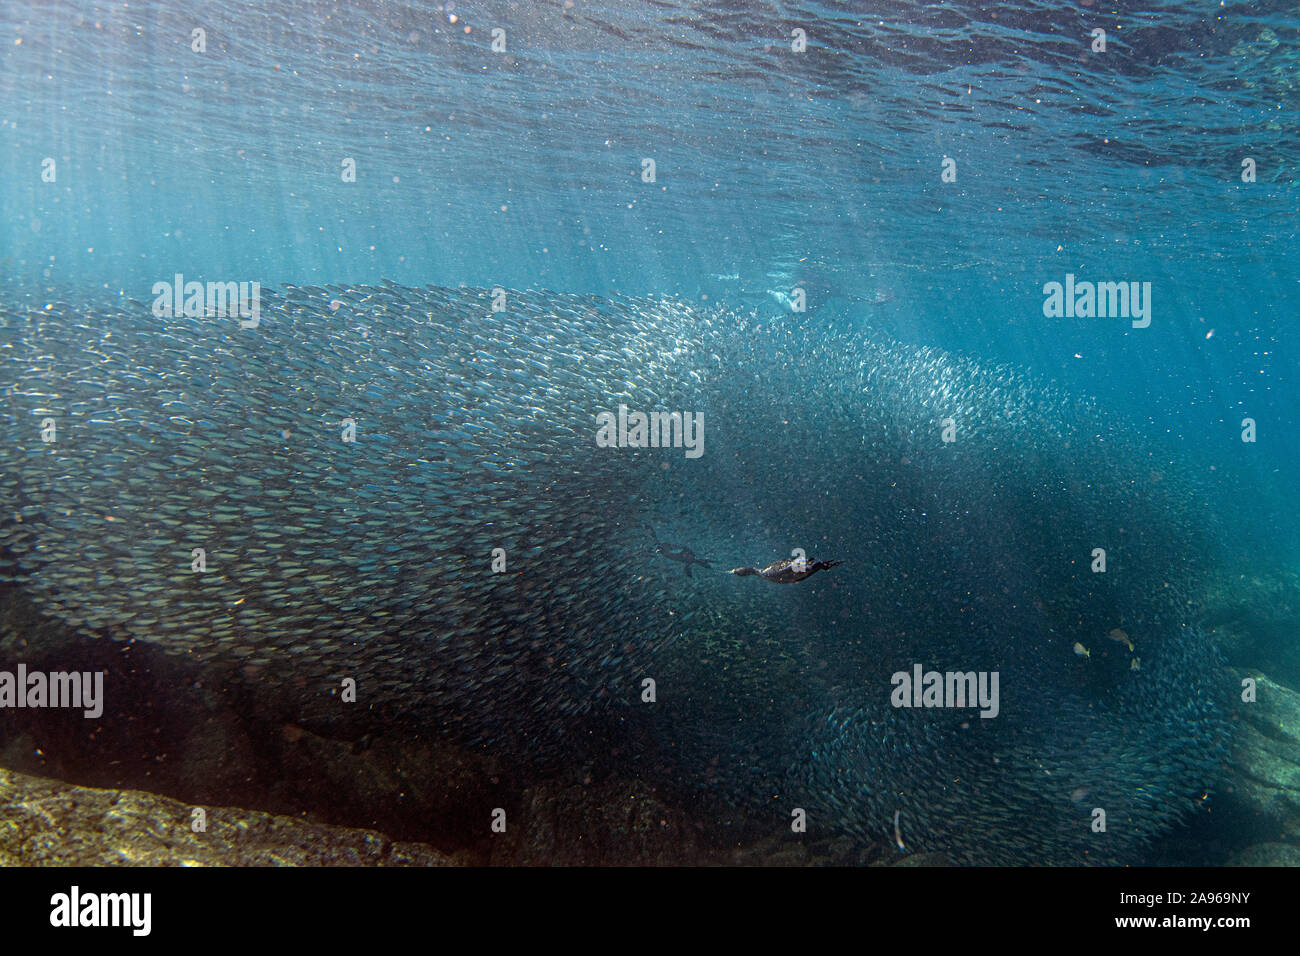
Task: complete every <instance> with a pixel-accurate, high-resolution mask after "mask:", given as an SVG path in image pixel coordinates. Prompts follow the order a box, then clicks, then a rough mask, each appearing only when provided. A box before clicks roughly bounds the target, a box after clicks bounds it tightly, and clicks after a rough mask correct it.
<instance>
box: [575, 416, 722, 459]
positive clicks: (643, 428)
mask: <svg viewBox="0 0 1300 956" xmlns="http://www.w3.org/2000/svg"><path fill="white" fill-rule="evenodd" d="M596 426H597V428H596V444H597V445H598V446H599V447H601V448H685V449H686V457H687V458H699V457H700V456H701V455H703V454H704V413H703V412H650V413H649V414H648V415H647V414H646V413H645V412H629V411H628V410H627V406H626V405H620V406H618V415H617V416H615V415H614V413H613V412H600V413H599V414H597V415H596Z"/></svg>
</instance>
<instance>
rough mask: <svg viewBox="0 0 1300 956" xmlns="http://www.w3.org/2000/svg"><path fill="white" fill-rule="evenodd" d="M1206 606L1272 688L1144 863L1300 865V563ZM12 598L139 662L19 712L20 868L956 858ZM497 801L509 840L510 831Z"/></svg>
mask: <svg viewBox="0 0 1300 956" xmlns="http://www.w3.org/2000/svg"><path fill="white" fill-rule="evenodd" d="M1205 608H1206V612H1205V620H1206V621H1207V624H1208V625H1209V626H1211V627H1213V628H1214V632H1215V636H1216V639H1217V641H1218V643H1219V645H1220V646H1221V648H1222V650H1223V652H1224V655H1225V657H1226V658H1227V664H1228V666H1227V667H1226V668H1225V680H1231V681H1232V682H1233V683H1234V684H1239V683H1240V682H1241V680H1242V679H1244V678H1247V677H1250V678H1254V679H1256V681H1257V693H1258V700H1257V701H1256V702H1254V703H1241V704H1240V705H1239V706H1238V707H1237V709H1236V711H1235V712H1234V713H1233V714H1232V720H1233V722H1234V724H1235V725H1236V728H1235V729H1236V740H1237V745H1236V747H1235V750H1234V754H1233V760H1232V764H1231V766H1230V767H1229V768H1228V774H1227V780H1226V783H1225V785H1224V786H1223V787H1222V788H1221V790H1220V791H1219V792H1215V793H1213V794H1209V795H1207V798H1208V799H1207V810H1206V812H1203V813H1201V814H1198V815H1197V816H1196V817H1195V818H1194V819H1193V820H1192V822H1191V824H1190V825H1189V826H1188V827H1186V828H1183V829H1180V830H1178V831H1176V832H1174V833H1172V834H1170V835H1169V836H1168V837H1166V838H1164V839H1162V840H1160V841H1158V842H1157V843H1156V844H1155V845H1153V847H1152V848H1151V853H1150V855H1149V858H1148V859H1147V860H1145V861H1144V862H1149V863H1152V864H1192V865H1197V864H1201V865H1223V864H1228V865H1242V866H1261V865H1264V866H1293V865H1298V864H1300V575H1298V574H1294V573H1276V574H1227V573H1225V574H1223V575H1220V576H1219V578H1218V579H1217V580H1216V581H1215V582H1214V585H1213V587H1212V589H1211V592H1210V593H1209V594H1208V595H1207V597H1206V600H1205ZM0 609H2V610H0V651H2V652H3V655H2V656H3V659H4V660H5V661H9V662H16V661H18V660H22V661H23V662H25V663H26V664H27V665H28V667H29V668H33V669H39V668H42V667H44V666H48V667H49V668H50V669H57V668H58V667H60V666H66V665H65V662H66V661H68V660H70V659H75V660H77V661H78V662H79V666H80V667H81V668H82V669H87V670H94V669H104V670H108V671H112V672H114V673H115V674H116V675H117V677H118V678H119V679H120V678H122V677H124V676H125V677H129V682H130V686H131V687H132V688H133V690H134V694H133V698H134V699H133V700H131V701H129V702H127V704H126V705H124V706H121V707H120V708H119V709H117V710H114V709H112V707H111V706H110V708H109V709H108V710H106V711H105V713H104V715H103V717H102V718H100V719H99V720H85V719H83V718H81V717H80V716H79V715H77V714H69V713H67V712H59V711H28V710H7V711H0V768H6V769H5V770H3V771H0V865H11V866H12V865H74V864H75V865H231V866H260V865H344V866H391V865H457V864H459V865H526V866H529V865H531V866H537V865H541V866H546V865H598V866H607V865H777V866H780V865H793V866H808V865H813V866H816V865H873V864H874V865H880V864H902V865H942V864H944V863H945V862H946V860H945V859H944V858H943V857H942V855H939V854H923V855H909V854H906V853H903V852H900V851H898V850H897V849H896V848H894V847H893V846H891V845H888V844H887V843H882V844H881V845H877V846H870V847H862V846H859V845H855V843H854V841H852V840H849V839H847V838H840V839H825V838H815V837H813V836H812V835H808V836H804V837H798V836H796V835H794V834H791V833H789V832H784V833H782V832H781V830H782V828H781V827H780V826H779V825H777V826H774V827H773V828H772V829H771V830H769V831H766V832H765V831H763V830H761V829H758V828H756V826H755V825H754V821H744V820H739V819H730V818H728V816H727V814H726V813H725V808H719V807H717V806H713V805H710V804H708V803H706V802H702V801H696V800H693V799H692V798H691V795H690V794H686V793H679V792H673V791H672V790H671V789H665V788H662V787H656V786H652V785H650V784H648V783H647V782H645V781H644V780H642V779H640V778H638V777H637V776H632V775H629V774H628V772H627V770H626V766H625V765H624V764H623V763H620V758H623V757H625V756H626V755H624V754H620V753H619V752H618V751H617V750H616V751H614V752H612V753H610V754H608V755H606V759H604V760H601V759H595V758H593V759H591V760H589V761H585V762H576V763H572V764H568V765H565V766H562V767H560V768H558V769H552V770H550V771H548V772H546V773H534V774H529V775H528V776H527V777H524V776H519V775H516V774H514V773H511V772H510V771H509V770H508V768H506V767H504V766H502V765H501V763H500V761H499V760H498V759H497V758H496V757H494V756H493V755H491V754H487V753H479V752H474V751H470V750H466V749H462V748H459V747H456V746H453V745H451V744H448V743H445V742H442V741H440V740H437V739H431V738H420V737H402V738H398V737H395V736H393V735H392V734H391V733H387V734H386V733H377V734H373V735H370V734H367V735H362V736H360V737H349V738H347V739H342V738H337V737H331V736H327V735H323V734H321V733H313V732H312V731H310V730H308V729H305V728H304V727H301V726H299V725H297V724H295V723H294V722H293V719H292V716H293V715H292V714H288V713H282V712H279V711H278V709H277V701H276V698H275V697H274V695H273V693H272V692H271V691H269V690H263V689H261V688H260V685H259V684H258V682H257V681H256V679H255V675H250V674H248V673H245V672H243V671H242V670H241V669H240V668H237V667H233V666H232V667H225V668H223V667H213V666H211V665H207V666H204V667H200V666H198V665H197V663H195V662H192V661H189V660H185V659H182V658H176V657H170V656H168V655H165V654H163V653H162V652H160V651H158V650H157V649H156V648H154V647H151V646H149V645H144V644H140V643H135V644H115V643H112V642H109V641H96V640H87V639H83V638H74V637H71V636H69V635H68V634H67V632H64V631H61V630H60V629H58V628H57V627H55V626H53V625H48V624H47V622H45V621H44V620H43V619H41V618H39V616H37V615H34V614H32V613H31V611H30V609H27V608H24V607H23V605H22V602H21V600H19V599H17V598H16V596H15V595H13V594H5V595H0ZM47 628H48V630H47ZM72 641H76V642H77V646H76V647H75V649H74V648H72V647H70V646H69V642H72ZM38 649H39V650H38ZM43 662H48V665H46V664H43ZM114 703H118V704H120V703H121V702H120V699H119V700H117V701H114V700H110V705H111V704H114ZM196 806H204V807H206V808H208V809H207V830H206V831H205V832H202V833H195V832H193V831H192V829H191V826H190V822H191V813H192V809H193V808H194V807H196ZM497 807H500V808H502V809H504V810H505V811H506V815H507V828H506V832H505V833H493V832H492V830H491V826H490V822H491V820H490V817H491V813H492V811H493V810H494V809H495V808H497Z"/></svg>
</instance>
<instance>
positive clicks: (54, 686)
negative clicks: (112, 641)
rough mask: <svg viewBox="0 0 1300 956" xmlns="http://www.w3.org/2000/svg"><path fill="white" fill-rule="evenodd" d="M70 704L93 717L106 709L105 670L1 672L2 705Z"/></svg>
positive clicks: (23, 669) (22, 667)
mask: <svg viewBox="0 0 1300 956" xmlns="http://www.w3.org/2000/svg"><path fill="white" fill-rule="evenodd" d="M4 707H15V708H21V707H67V708H71V709H73V710H78V709H79V710H82V711H83V712H84V714H85V716H86V717H89V718H90V719H92V720H94V719H95V718H97V717H99V716H100V715H101V714H102V713H103V712H104V672H103V671H84V672H82V671H50V672H48V673H47V672H45V671H30V672H29V671H28V670H27V665H26V664H19V665H18V668H17V673H14V672H13V671H0V708H4Z"/></svg>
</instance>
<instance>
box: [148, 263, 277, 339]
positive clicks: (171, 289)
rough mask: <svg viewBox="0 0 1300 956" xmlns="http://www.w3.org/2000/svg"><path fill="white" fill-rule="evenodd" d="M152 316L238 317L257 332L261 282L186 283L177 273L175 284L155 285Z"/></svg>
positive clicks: (161, 283)
mask: <svg viewBox="0 0 1300 956" xmlns="http://www.w3.org/2000/svg"><path fill="white" fill-rule="evenodd" d="M153 294H154V296H155V297H156V298H155V299H154V300H153V314H154V316H155V317H157V318H160V319H170V318H173V317H179V316H186V317H188V318H191V319H202V318H222V319H223V318H225V317H226V316H239V326H240V328H244V329H255V328H257V323H258V322H260V321H261V317H262V283H260V282H209V283H207V285H204V284H203V283H202V282H197V281H191V282H186V281H185V276H183V275H181V274H180V273H179V272H178V273H176V278H175V281H173V282H167V281H162V282H155V283H154V284H153Z"/></svg>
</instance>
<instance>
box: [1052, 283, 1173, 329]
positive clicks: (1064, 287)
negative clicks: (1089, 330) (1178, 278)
mask: <svg viewBox="0 0 1300 956" xmlns="http://www.w3.org/2000/svg"><path fill="white" fill-rule="evenodd" d="M1043 295H1044V296H1045V298H1044V299H1043V315H1045V316H1046V317H1047V318H1049V319H1060V318H1066V319H1074V318H1079V319H1091V318H1098V319H1107V318H1112V319H1132V320H1133V328H1135V329H1145V328H1146V327H1147V326H1148V325H1150V324H1151V283H1150V282H1076V281H1075V279H1074V273H1072V272H1067V273H1066V275H1065V283H1064V284H1062V283H1060V282H1048V283H1047V284H1046V285H1044V286H1043Z"/></svg>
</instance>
